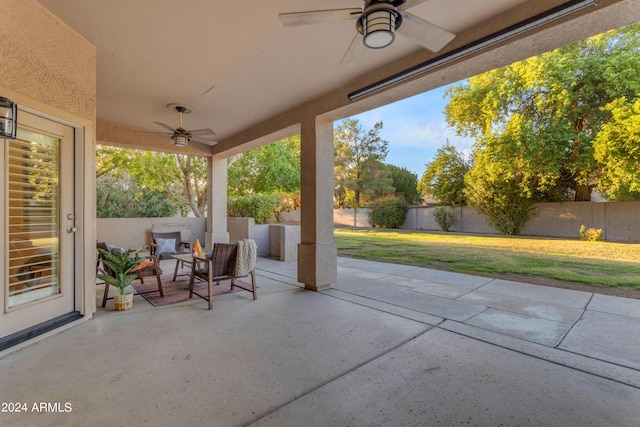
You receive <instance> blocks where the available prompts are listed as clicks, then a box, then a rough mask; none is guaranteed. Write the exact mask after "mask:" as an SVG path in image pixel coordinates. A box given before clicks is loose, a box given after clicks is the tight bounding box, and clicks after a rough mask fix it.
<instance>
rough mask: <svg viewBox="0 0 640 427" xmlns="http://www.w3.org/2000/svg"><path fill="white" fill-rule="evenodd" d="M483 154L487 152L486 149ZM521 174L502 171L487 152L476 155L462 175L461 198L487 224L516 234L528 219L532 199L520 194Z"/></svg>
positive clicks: (507, 232)
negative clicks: (482, 215) (463, 196)
mask: <svg viewBox="0 0 640 427" xmlns="http://www.w3.org/2000/svg"><path fill="white" fill-rule="evenodd" d="M483 154H487V153H486V152H485V153H483ZM520 181H521V177H519V176H517V175H513V174H510V173H506V174H505V173H504V166H503V165H499V164H497V163H495V162H493V160H492V158H491V156H490V155H482V154H481V155H480V156H479V157H478V158H476V159H475V161H474V165H473V167H472V168H471V169H470V170H469V173H468V174H467V175H465V189H464V194H465V197H466V199H467V201H468V203H469V205H471V206H472V207H474V208H476V209H478V210H479V211H480V212H482V213H483V214H485V215H486V217H487V223H488V224H489V225H490V226H491V227H493V228H495V229H496V230H498V231H499V232H500V233H502V234H506V235H513V234H519V233H520V230H521V228H522V226H523V225H524V224H525V223H526V222H527V220H528V219H529V215H530V214H531V210H532V208H533V200H532V199H531V198H530V197H527V195H526V194H524V193H523V191H522V188H521V187H520Z"/></svg>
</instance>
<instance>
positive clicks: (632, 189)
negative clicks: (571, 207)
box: [593, 98, 640, 200]
mask: <svg viewBox="0 0 640 427" xmlns="http://www.w3.org/2000/svg"><path fill="white" fill-rule="evenodd" d="M607 110H609V111H610V112H611V116H612V117H611V121H610V122H608V123H605V124H604V126H602V130H601V131H600V132H599V133H598V135H597V136H596V138H595V140H594V142H593V146H594V157H595V158H596V160H597V161H598V162H599V163H600V164H601V165H602V172H601V178H600V180H599V181H598V190H599V191H600V192H601V193H603V194H604V195H605V196H606V197H607V198H608V199H610V200H640V99H637V100H636V101H635V102H633V103H631V102H629V101H628V100H627V99H626V98H620V99H617V100H615V101H613V102H612V103H611V104H609V105H608V106H607Z"/></svg>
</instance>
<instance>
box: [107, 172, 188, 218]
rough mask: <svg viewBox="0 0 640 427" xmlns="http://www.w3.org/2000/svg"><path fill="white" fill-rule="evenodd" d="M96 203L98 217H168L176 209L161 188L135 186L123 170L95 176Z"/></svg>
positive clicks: (175, 211)
mask: <svg viewBox="0 0 640 427" xmlns="http://www.w3.org/2000/svg"><path fill="white" fill-rule="evenodd" d="M96 202H97V203H96V204H97V212H96V214H97V217H98V218H155V217H170V216H174V215H175V214H176V213H177V212H178V210H177V208H176V207H175V206H174V204H173V203H172V201H171V199H170V198H168V197H167V195H166V194H165V193H164V192H163V191H158V190H151V189H149V188H144V187H140V186H138V183H137V182H136V181H135V180H134V179H132V178H131V177H129V176H128V174H126V171H125V172H124V173H120V174H118V176H117V177H116V176H114V174H113V173H111V174H106V175H101V176H100V177H98V178H97V180H96Z"/></svg>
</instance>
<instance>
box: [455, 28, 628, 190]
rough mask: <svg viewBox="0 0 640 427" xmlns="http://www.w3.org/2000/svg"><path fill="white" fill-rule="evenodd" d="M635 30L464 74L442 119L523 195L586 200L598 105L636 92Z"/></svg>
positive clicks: (601, 120)
mask: <svg viewBox="0 0 640 427" xmlns="http://www.w3.org/2000/svg"><path fill="white" fill-rule="evenodd" d="M639 33H640V24H633V25H630V26H628V27H625V28H621V29H619V30H614V31H609V32H607V33H604V34H601V35H598V36H595V37H591V38H589V39H587V40H583V41H581V42H578V43H575V44H572V45H568V46H565V47H563V48H560V49H556V50H554V51H551V52H548V53H545V54H542V55H539V56H536V57H532V58H529V59H526V60H524V61H520V62H516V63H513V64H511V65H509V66H506V67H502V68H499V69H496V70H492V71H489V72H486V73H483V74H480V75H478V76H475V77H471V78H470V79H469V80H468V81H467V82H465V83H462V84H458V85H455V86H453V87H452V88H450V89H449V90H448V92H447V95H448V96H449V97H450V100H449V104H448V105H447V106H446V116H447V121H448V123H449V124H450V125H452V126H454V127H455V129H456V131H457V133H458V134H461V135H467V136H472V137H475V139H476V145H475V150H476V151H477V152H481V151H483V150H489V153H491V156H492V157H491V159H492V161H497V162H499V163H500V164H501V165H502V167H504V168H506V170H508V171H510V172H509V173H510V174H511V175H512V176H514V177H516V176H517V179H518V180H519V181H518V182H517V184H518V185H519V186H520V187H521V189H522V191H523V194H527V195H528V196H530V197H536V196H537V197H540V198H545V197H554V196H555V197H557V196H558V195H564V194H567V191H566V190H571V191H572V192H573V194H574V200H590V194H591V189H592V187H593V186H594V183H596V182H597V181H598V179H599V178H600V172H601V168H600V167H599V165H598V163H597V161H596V159H595V158H594V156H593V152H594V148H593V141H594V139H595V138H596V136H597V134H598V132H599V131H600V129H601V128H602V127H603V125H604V124H606V123H607V122H608V121H609V120H610V119H611V111H609V110H607V109H606V108H603V107H604V106H605V105H607V104H609V103H610V102H613V101H614V100H616V99H619V98H621V97H627V98H628V99H630V100H634V99H636V98H637V97H638V94H639V93H640V73H637V61H638V60H637V58H638V55H639V54H640V36H639ZM502 160H504V161H502ZM490 163H491V162H487V164H490Z"/></svg>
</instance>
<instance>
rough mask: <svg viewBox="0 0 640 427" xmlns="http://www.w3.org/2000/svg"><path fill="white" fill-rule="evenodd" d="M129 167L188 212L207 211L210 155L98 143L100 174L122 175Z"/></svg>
mask: <svg viewBox="0 0 640 427" xmlns="http://www.w3.org/2000/svg"><path fill="white" fill-rule="evenodd" d="M124 171H126V173H127V175H128V176H129V177H131V178H132V179H133V180H134V181H135V182H136V184H137V185H138V186H140V187H141V188H144V189H147V190H149V191H156V192H161V193H163V194H164V197H168V198H169V199H171V200H172V202H173V204H174V205H175V206H177V207H178V209H179V210H180V213H181V214H182V215H183V216H184V215H187V214H188V212H189V211H191V212H193V214H194V215H195V216H197V217H202V216H204V215H205V214H206V212H205V208H206V205H207V191H206V190H207V182H206V179H207V159H206V158H203V157H194V156H187V155H183V154H168V153H159V152H152V151H142V150H134V149H130V148H117V147H109V146H101V145H100V146H98V148H97V150H96V176H97V177H100V176H103V175H107V174H111V175H112V176H114V177H121V173H122V172H124Z"/></svg>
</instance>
